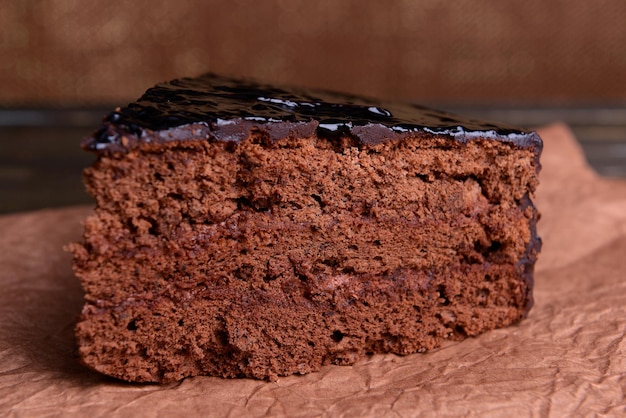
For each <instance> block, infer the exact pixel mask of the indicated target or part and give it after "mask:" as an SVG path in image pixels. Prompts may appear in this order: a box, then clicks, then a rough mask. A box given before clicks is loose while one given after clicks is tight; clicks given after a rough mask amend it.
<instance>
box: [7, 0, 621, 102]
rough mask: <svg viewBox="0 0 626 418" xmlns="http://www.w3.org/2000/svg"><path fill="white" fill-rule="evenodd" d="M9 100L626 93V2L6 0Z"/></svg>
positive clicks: (607, 98) (533, 98)
mask: <svg viewBox="0 0 626 418" xmlns="http://www.w3.org/2000/svg"><path fill="white" fill-rule="evenodd" d="M0 34H1V35H0V36H1V38H0V84H1V88H0V106H5V107H6V106H32V105H38V106H40V105H43V106H46V105H56V104H70V105H76V104H102V103H106V104H109V103H120V104H124V103H125V102H127V101H129V100H131V99H134V98H135V97H136V96H137V95H139V94H141V93H142V92H143V91H144V90H145V89H146V88H147V87H149V86H151V85H153V84H154V83H156V82H159V81H162V80H167V79H171V78H174V77H178V76H183V75H195V74H198V73H201V72H204V71H215V72H220V73H224V74H232V75H242V76H252V77H256V78H260V79H263V80H266V81H270V82H283V83H290V84H299V85H305V86H311V87H323V88H329V89H335V90H343V91H348V92H353V93H363V94H368V95H374V96H383V97H388V98H406V99H410V100H417V101H423V102H434V101H436V102H446V103H450V102H464V103H481V102H482V103H484V102H499V103H511V102H516V103H520V102H521V103H523V102H526V103H536V102H539V101H541V102H546V101H547V102H552V103H554V102H557V103H563V102H579V103H580V102H586V103H589V102H604V103H606V102H612V101H623V100H624V99H626V1H623V0H594V1H586V0H575V1H574V0H526V1H524V2H510V1H500V0H455V1H446V0H405V1H401V0H392V1H366V0H317V1H310V0H264V1H254V0H245V1H242V0H238V1H230V0H229V1H224V0H212V1H188V0H177V1H168V2H157V1H150V0H136V1H122V0H111V1H79V0H49V1H35V0H4V1H2V4H1V7H0Z"/></svg>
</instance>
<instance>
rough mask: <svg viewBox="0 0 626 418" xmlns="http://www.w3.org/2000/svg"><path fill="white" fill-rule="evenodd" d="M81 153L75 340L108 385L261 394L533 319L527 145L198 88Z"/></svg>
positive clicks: (335, 106) (449, 121)
mask: <svg viewBox="0 0 626 418" xmlns="http://www.w3.org/2000/svg"><path fill="white" fill-rule="evenodd" d="M83 146H84V148H86V149H88V150H92V151H95V152H96V153H97V156H98V158H97V161H96V162H95V163H94V165H93V166H92V167H91V168H88V169H87V170H86V171H85V182H86V185H87V188H88V190H89V192H90V193H91V194H92V195H93V196H94V197H95V199H96V201H97V205H96V208H95V214H94V215H93V216H91V217H90V218H89V219H87V220H86V221H85V231H84V239H83V242H82V243H76V244H72V245H71V251H72V252H73V255H74V269H75V271H76V274H77V276H78V277H79V278H80V280H81V283H82V286H83V288H84V290H85V292H86V296H85V299H86V302H85V306H84V308H83V310H82V314H81V317H80V320H79V322H78V325H77V328H76V335H77V339H78V346H79V355H80V358H81V360H82V362H84V364H86V365H87V366H89V367H91V368H93V369H95V370H97V371H99V372H102V373H104V374H107V375H110V376H114V377H116V378H119V379H124V380H128V381H136V382H168V381H173V380H178V379H182V378H184V377H186V376H195V375H213V376H223V377H252V378H258V379H275V378H276V377H277V376H284V375H290V374H294V373H295V374H299V373H308V372H312V371H315V370H319V369H320V367H321V366H322V365H325V364H339V365H349V364H352V363H354V362H355V361H357V360H358V359H359V358H362V357H363V356H365V355H367V354H371V353H396V354H400V355H406V354H411V353H416V352H423V351H426V350H429V349H432V348H435V347H437V346H439V345H440V344H442V343H443V342H444V341H446V340H461V339H463V338H466V337H469V336H476V335H478V334H480V333H482V332H485V331H488V330H492V329H494V328H499V327H505V326H508V325H511V324H514V323H517V322H518V321H520V320H521V319H523V318H524V317H525V316H526V315H527V313H528V311H529V309H530V307H531V305H532V301H533V299H532V285H533V267H534V264H535V260H536V258H537V253H538V251H539V248H540V240H539V238H538V237H537V234H536V229H535V224H536V221H537V217H538V215H537V211H536V209H535V207H534V206H533V203H532V201H531V196H532V194H533V192H534V190H535V188H536V186H537V174H538V171H539V168H540V165H539V155H540V153H541V147H542V144H541V140H540V138H539V137H538V136H537V135H536V134H535V133H534V132H528V131H522V130H519V129H516V128H511V127H506V126H502V125H494V124H487V123H483V122H479V121H475V120H468V119H462V118H459V117H457V116H453V115H450V114H447V113H443V112H439V111H434V110H429V109H425V108H422V107H418V106H414V105H409V104H395V103H385V102H379V101H376V100H369V99H364V98H360V97H355V96H348V95H340V94H335V93H328V92H310V91H302V90H297V89H286V88H278V87H272V86H266V85H262V84H258V83H256V82H251V81H241V80H233V79H229V78H224V77H219V76H216V75H212V74H207V75H203V76H201V77H198V78H183V79H179V80H175V81H172V82H169V83H163V84H160V85H157V86H156V87H154V88H152V89H149V90H148V91H147V92H146V93H145V95H144V96H143V97H141V98H140V99H139V100H138V101H137V102H135V103H132V104H130V105H128V106H127V107H125V108H123V109H117V110H116V111H114V112H112V113H111V114H109V115H108V116H107V117H106V118H105V120H104V122H103V125H102V127H101V128H100V129H99V130H98V131H97V132H96V133H95V134H94V135H93V137H90V138H87V139H86V140H85V141H84V143H83ZM415 361H420V359H419V357H416V358H415Z"/></svg>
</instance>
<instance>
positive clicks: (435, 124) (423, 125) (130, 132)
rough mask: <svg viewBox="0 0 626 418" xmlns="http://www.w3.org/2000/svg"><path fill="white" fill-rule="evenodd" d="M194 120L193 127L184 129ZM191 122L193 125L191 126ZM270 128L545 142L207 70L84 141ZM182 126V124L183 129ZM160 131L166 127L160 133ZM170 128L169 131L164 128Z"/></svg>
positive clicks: (104, 144)
mask: <svg viewBox="0 0 626 418" xmlns="http://www.w3.org/2000/svg"><path fill="white" fill-rule="evenodd" d="M181 127H184V129H183V130H185V129H186V130H187V131H189V130H190V129H192V128H193V133H189V132H183V131H182V130H181V129H179V128H181ZM191 127H192V128H191ZM251 129H261V130H265V131H266V132H268V133H269V134H270V137H271V138H272V139H273V140H277V139H280V138H281V137H285V136H288V135H290V134H291V135H293V134H300V135H306V134H309V135H310V134H312V133H313V132H316V133H317V134H318V135H321V136H329V135H342V134H347V135H352V136H354V137H356V138H358V139H359V140H360V141H361V143H363V144H376V143H380V142H383V141H386V140H390V139H393V138H401V137H404V136H406V135H409V134H415V133H426V134H436V135H447V136H450V137H454V138H455V139H457V140H459V141H466V140H468V139H471V138H475V137H487V138H493V139H499V140H504V141H510V142H513V143H515V144H516V145H518V146H523V147H530V146H540V144H541V140H540V139H539V137H538V136H537V135H536V134H535V133H534V132H527V131H522V130H520V129H517V128H513V127H509V126H505V125H501V124H492V123H487V122H481V121H477V120H474V119H465V118H461V117H459V116H456V115H452V114H449V113H446V112H442V111H437V110H432V109H427V108H424V107H421V106H417V105H413V104H399V103H385V102H380V101H376V100H373V99H366V98H362V97H358V96H353V95H346V94H338V93H331V92H324V91H305V90H298V89H286V88H279V87H274V86H269V85H263V84H259V83H256V82H254V81H250V80H239V79H233V78H227V77H222V76H218V75H215V74H205V75H202V76H200V77H196V78H181V79H178V80H173V81H170V82H166V83H162V84H158V85H157V86H155V87H153V88H151V89H149V90H148V91H146V93H145V94H144V95H143V96H142V97H141V98H140V99H139V100H138V101H136V102H135V103H131V104H129V105H128V106H127V107H125V108H122V109H118V110H116V111H114V112H112V113H110V114H109V115H108V116H107V117H106V118H105V120H104V125H103V127H102V128H101V129H100V130H99V131H98V132H96V134H95V135H94V136H93V137H92V138H90V139H89V140H88V141H86V142H85V144H84V146H85V147H86V148H88V149H92V150H104V149H108V148H115V147H116V146H120V143H121V142H120V141H121V138H122V137H124V136H126V137H128V136H135V137H136V138H138V139H139V140H141V138H147V137H150V138H151V139H150V140H154V138H155V137H157V136H158V139H159V140H167V139H168V138H169V139H170V140H171V139H179V140H180V139H186V138H191V137H195V138H197V137H198V135H199V134H200V135H204V136H205V137H207V138H210V137H212V138H214V139H217V140H224V141H238V140H241V139H243V138H245V137H246V136H247V135H248V133H249V132H250V130H251ZM176 130H178V131H180V132H176ZM155 132H159V133H161V134H160V135H155ZM163 132H167V133H168V134H167V135H164V134H163Z"/></svg>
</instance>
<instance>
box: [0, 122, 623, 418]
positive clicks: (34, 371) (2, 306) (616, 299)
mask: <svg viewBox="0 0 626 418" xmlns="http://www.w3.org/2000/svg"><path fill="white" fill-rule="evenodd" d="M540 134H541V136H542V137H543V139H544V142H545V149H544V154H543V157H542V164H543V171H542V174H541V181H542V184H541V186H540V189H539V192H538V195H537V198H536V203H537V206H538V207H539V209H540V211H541V212H542V214H543V217H542V219H541V221H540V225H539V231H540V234H541V235H542V237H543V239H544V248H543V252H542V254H541V257H540V261H539V263H538V265H537V274H536V277H535V279H536V287H535V307H534V308H533V309H532V311H531V314H530V316H529V317H528V319H526V320H525V321H523V322H522V323H521V324H519V325H517V326H513V327H510V328H506V329H501V330H496V331H493V332H489V333H486V334H484V335H482V336H480V337H478V338H473V339H468V340H465V341H463V342H460V343H451V344H449V345H447V346H445V347H443V348H440V349H437V350H434V351H432V352H429V353H426V354H415V355H410V356H406V357H398V356H395V355H376V356H372V357H370V358H367V359H365V360H363V361H361V362H360V363H358V364H357V365H355V366H351V367H341V366H328V367H325V368H324V369H323V370H322V371H321V372H319V373H313V374H309V375H306V376H291V377H287V378H282V379H280V380H279V381H278V382H261V381H255V380H248V379H239V380H224V379H220V378H213V377H196V378H189V379H185V380H183V381H182V382H178V383H175V384H169V385H165V386H158V385H137V384H127V383H123V382H118V381H115V380H112V379H109V378H107V377H104V376H100V375H98V374H97V373H95V372H91V371H89V370H87V369H85V368H83V367H82V366H80V365H79V364H78V363H77V361H76V358H75V354H74V352H75V347H74V337H73V326H74V321H75V319H76V317H77V315H78V313H79V312H80V308H81V305H82V291H81V289H80V286H79V284H78V282H77V280H76V279H75V278H74V277H73V275H72V271H71V268H70V257H69V255H68V254H66V253H64V252H63V250H62V246H63V245H64V244H66V243H68V242H70V241H73V240H77V239H79V237H80V234H81V225H80V222H81V220H82V219H83V218H84V217H85V216H86V215H87V214H88V213H89V212H90V208H85V207H77V208H76V207H74V208H67V209H61V210H44V211H39V212H33V213H25V214H15V215H8V216H2V217H0V416H37V417H46V416H90V417H95V416H107V417H118V416H142V417H166V416H232V417H239V416H264V415H266V416H294V417H295V416H344V417H348V416H350V417H352V416H359V417H365V416H377V417H378V416H411V417H419V416H507V417H526V416H533V417H539V416H546V417H547V416H554V417H562V416H593V415H596V414H598V415H603V416H626V398H625V395H624V392H625V391H626V181H618V180H608V179H601V178H599V177H598V176H597V175H596V174H595V173H594V172H593V171H592V170H591V169H590V168H589V167H588V166H587V165H586V163H585V161H584V158H583V154H582V152H581V150H580V148H579V147H578V145H577V144H576V142H575V140H574V138H573V136H572V134H571V133H570V131H569V130H568V129H567V127H565V126H563V125H553V126H549V127H546V128H543V129H541V130H540Z"/></svg>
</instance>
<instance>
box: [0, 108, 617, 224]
mask: <svg viewBox="0 0 626 418" xmlns="http://www.w3.org/2000/svg"><path fill="white" fill-rule="evenodd" d="M438 107H440V108H445V109H446V110H450V111H452V112H454V113H458V114H462V115H465V116H470V117H475V118H480V119H486V120H494V121H499V122H505V123H509V124H512V125H515V126H530V127H532V126H541V125H545V124H549V123H553V122H557V121H561V122H564V123H567V124H568V125H569V126H570V127H571V128H572V130H573V131H574V134H575V135H576V137H577V138H578V140H579V141H580V143H581V145H582V147H583V149H584V151H585V154H586V156H587V159H588V161H589V163H590V164H591V165H592V166H593V167H594V168H595V169H596V171H597V172H598V173H600V174H601V175H604V176H609V177H620V178H626V105H625V106H613V107H593V108H582V107H533V108H530V107H528V108H504V107H486V106H482V107H470V106H462V107H460V106H438ZM107 110H108V109H79V110H78V109H56V110H51V109H43V110H42V109H0V213H11V212H20V211H30V210H36V209H42V208H49V207H60V206H68V205H76V204H84V203H91V202H92V199H91V197H90V196H89V195H87V193H86V192H85V191H84V188H83V185H82V178H81V172H82V170H83V168H85V167H87V166H88V165H90V164H91V162H92V161H93V160H94V155H93V154H91V153H88V152H84V151H83V150H81V148H80V147H79V143H80V140H81V138H83V137H85V136H87V135H89V134H90V133H91V132H93V130H94V129H95V128H96V127H97V126H98V124H99V122H100V119H101V117H102V115H104V114H105V113H106V112H107Z"/></svg>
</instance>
